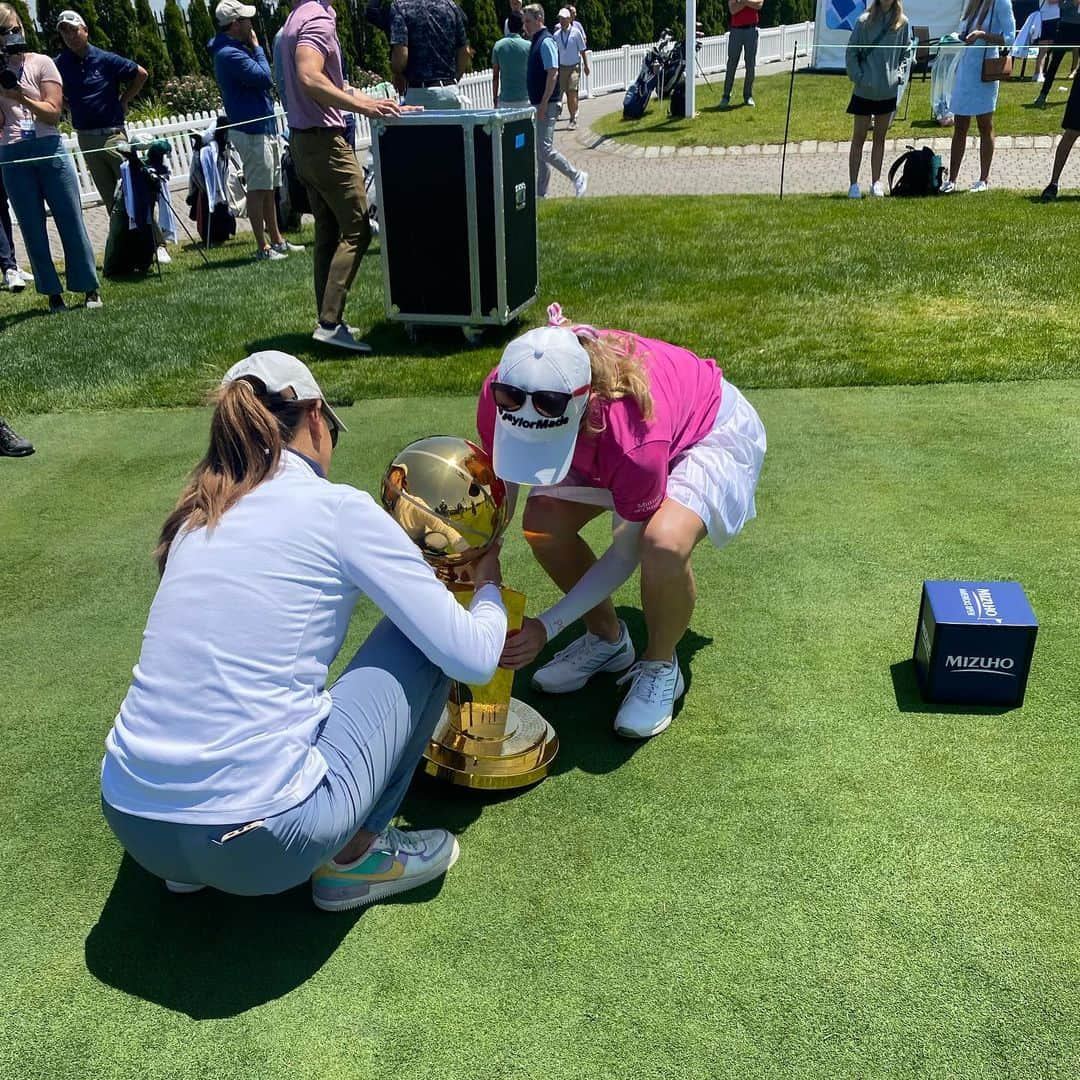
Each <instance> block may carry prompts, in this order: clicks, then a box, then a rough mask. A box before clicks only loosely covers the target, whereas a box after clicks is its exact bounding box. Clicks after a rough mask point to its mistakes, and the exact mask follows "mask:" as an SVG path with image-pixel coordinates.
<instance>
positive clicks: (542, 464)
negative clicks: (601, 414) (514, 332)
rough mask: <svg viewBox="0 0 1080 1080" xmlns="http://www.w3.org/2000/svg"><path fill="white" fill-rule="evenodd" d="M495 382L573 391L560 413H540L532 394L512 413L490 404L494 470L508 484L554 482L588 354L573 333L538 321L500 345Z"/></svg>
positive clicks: (564, 467) (581, 402) (573, 423)
mask: <svg viewBox="0 0 1080 1080" xmlns="http://www.w3.org/2000/svg"><path fill="white" fill-rule="evenodd" d="M495 380H496V381H497V382H501V383H506V384H508V385H509V386H517V387H520V389H522V390H526V391H530V392H531V391H534V390H555V391H558V392H560V393H565V394H571V395H574V396H572V397H571V398H570V403H569V404H568V405H567V407H566V412H565V413H563V415H562V416H557V417H549V416H542V415H541V414H540V413H538V412H537V411H536V409H535V407H534V406H533V399H532V397H531V396H530V397H528V398H526V400H525V404H524V405H523V406H522V407H521V408H520V409H518V410H517V411H516V412H508V411H506V410H505V409H500V408H499V407H498V404H496V406H495V412H496V416H495V447H494V455H493V457H494V464H495V474H496V475H497V476H499V477H501V478H502V479H503V480H509V481H510V482H511V483H514V484H557V483H558V482H559V481H560V480H562V479H563V477H565V476H566V474H567V472H569V470H570V462H571V461H572V460H573V457H574V447H575V446H576V445H577V437H578V431H579V430H580V428H581V417H582V414H583V413H584V412H585V410H586V409H587V408H588V405H589V395H588V393H586V392H583V391H584V390H587V389H588V387H589V385H590V383H591V382H592V364H591V363H590V362H589V354H588V353H587V352H586V351H585V350H584V349H583V348H582V347H581V342H579V341H578V339H577V335H576V334H574V333H573V332H572V331H571V330H564V329H562V328H561V327H555V326H542V327H539V328H538V329H536V330H530V331H529V332H528V333H527V334H523V335H522V336H521V337H519V338H515V339H514V340H513V341H511V342H510V344H509V345H507V346H506V349H505V351H504V352H503V355H502V360H501V361H500V362H499V369H498V372H497V373H496V376H495Z"/></svg>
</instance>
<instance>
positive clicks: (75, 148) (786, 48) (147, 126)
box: [64, 22, 814, 206]
mask: <svg viewBox="0 0 1080 1080" xmlns="http://www.w3.org/2000/svg"><path fill="white" fill-rule="evenodd" d="M813 36H814V24H813V23H812V22H807V23H798V24H795V25H791V26H774V27H770V28H769V29H767V30H762V31H761V34H760V37H759V39H758V54H757V56H758V63H759V64H769V63H776V62H778V61H782V60H790V59H791V58H792V56H793V55H794V52H795V50H796V49H797V50H798V53H799V55H800V56H805V55H806V54H807V53H808V52H809V49H810V44H811V41H812V39H813ZM651 47H652V45H651V43H650V44H647V45H624V46H623V47H622V48H621V49H606V50H604V51H603V52H593V53H590V54H589V62H590V68H591V74H590V75H589V76H588V77H585V76H584V75H583V76H582V79H581V92H582V96H584V97H598V96H599V95H601V94H613V93H618V92H621V91H624V90H625V89H626V88H627V87H628V86H630V85H631V84H632V83H633V82H634V80H635V79H636V78H637V77H638V72H639V71H640V70H641V61H642V59H643V58H644V56H645V53H646V52H647V51H648V50H649V49H650V48H651ZM727 55H728V36H727V34H722V35H720V36H719V37H709V38H705V39H704V40H703V42H702V48H701V50H700V51H699V52H698V54H697V65H698V70H699V71H702V72H704V73H705V74H706V75H712V74H714V73H716V72H721V71H723V70H725V68H726V67H727ZM461 91H462V94H463V95H464V96H465V97H466V98H467V99H468V101H469V103H470V105H471V106H472V107H473V108H475V109H490V108H491V107H492V104H493V102H492V96H491V72H490V71H474V72H472V73H471V74H469V75H466V76H465V77H464V78H463V79H462V80H461ZM216 115H217V114H216V113H208V112H199V113H189V114H187V115H185V116H170V117H169V118H168V119H167V120H141V121H135V122H133V123H130V124H128V125H127V131H128V135H129V136H135V135H138V136H139V137H140V138H144V139H167V140H168V142H169V144H170V145H171V146H172V157H171V164H172V171H173V184H172V186H173V187H174V188H175V187H183V186H186V184H187V181H188V173H189V171H190V168H191V158H192V147H191V139H190V137H189V134H190V133H191V132H194V131H202V130H204V129H205V128H206V127H207V126H208V125H209V124H210V123H212V122H213V120H214V118H215V116H216ZM278 115H279V116H282V113H281V109H280V107H279V108H278ZM356 119H357V125H358V126H357V138H356V142H357V147H367V146H369V145H370V144H371V128H370V127H369V126H368V122H367V119H366V118H365V117H363V116H358V117H357V118H356ZM282 126H284V118H282ZM64 145H65V146H67V148H68V149H69V150H70V151H71V152H72V154H73V155H74V156H75V165H76V169H77V171H78V175H79V189H80V193H81V195H82V202H83V205H84V206H86V205H89V204H92V203H95V202H98V201H99V199H98V193H97V189H96V188H95V187H94V182H93V180H92V179H91V178H90V171H89V170H88V169H87V167H86V162H85V161H84V160H83V156H82V152H81V151H80V150H79V144H78V142H77V141H76V139H75V136H73V135H69V136H67V137H66V138H65V140H64Z"/></svg>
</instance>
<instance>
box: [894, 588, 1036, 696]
mask: <svg viewBox="0 0 1080 1080" xmlns="http://www.w3.org/2000/svg"><path fill="white" fill-rule="evenodd" d="M1038 629H1039V623H1038V620H1037V619H1036V618H1035V613H1034V612H1033V611H1032V610H1031V605H1030V604H1029V603H1028V599H1027V597H1026V596H1025V595H1024V590H1023V587H1022V586H1021V585H1020V584H1019V582H1016V581H924V582H923V590H922V605H921V606H920V608H919V624H918V626H917V627H916V628H915V657H914V659H915V672H916V675H917V676H918V679H919V686H920V688H921V689H922V695H923V697H924V698H925V699H926V700H927V701H933V702H941V703H948V704H964V705H1020V704H1021V703H1022V702H1023V700H1024V690H1025V689H1026V687H1027V680H1028V671H1029V670H1030V669H1031V656H1032V653H1033V652H1034V651H1035V635H1036V633H1037V632H1038Z"/></svg>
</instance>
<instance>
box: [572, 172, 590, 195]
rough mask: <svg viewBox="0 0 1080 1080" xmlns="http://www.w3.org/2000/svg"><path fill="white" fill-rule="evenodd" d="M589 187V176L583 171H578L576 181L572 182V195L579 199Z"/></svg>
mask: <svg viewBox="0 0 1080 1080" xmlns="http://www.w3.org/2000/svg"><path fill="white" fill-rule="evenodd" d="M588 187H589V174H588V173H587V172H586V171H585V170H584V169H578V174H577V179H576V180H575V181H574V195H575V196H577V198H579V199H580V198H581V196H582V195H584V194H585V192H586V190H587V189H588Z"/></svg>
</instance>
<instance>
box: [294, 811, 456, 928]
mask: <svg viewBox="0 0 1080 1080" xmlns="http://www.w3.org/2000/svg"><path fill="white" fill-rule="evenodd" d="M459 853H460V848H459V847H458V842H457V840H456V839H455V837H454V835H453V833H449V832H447V831H446V830H445V829H413V830H410V831H406V830H404V829H395V828H394V827H393V826H392V825H391V826H390V827H389V828H387V829H386V830H385V831H384V832H382V833H380V834H379V835H378V836H377V837H376V838H375V842H374V843H373V844H372V845H371V847H370V848H368V850H367V851H366V852H365V853H364V854H363V855H361V856H360V858H359V859H356V860H355V861H354V862H351V863H339V862H334V860H332V859H331V861H330V862H328V863H325V864H324V865H323V866H320V867H319V869H318V870H316V871H315V873H314V874H313V875H312V877H311V898H312V900H313V901H314V902H315V906H316V907H317V908H321V909H322V910H323V911H346V910H348V909H349V908H358V907H364V906H366V905H367V904H373V903H375V902H376V901H378V900H385V899H386V897H388V896H395V895H396V894H397V893H402V892H405V891H406V890H407V889H415V888H416V887H417V886H418V885H425V884H426V883H427V882H429V881H434V880H435V879H436V878H437V877H441V876H442V875H443V874H445V873H446V871H447V870H449V869H450V867H451V866H453V865H454V863H455V862H457V857H458V854H459Z"/></svg>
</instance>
